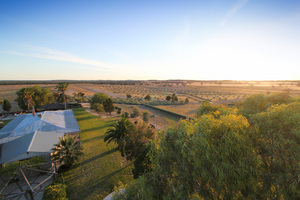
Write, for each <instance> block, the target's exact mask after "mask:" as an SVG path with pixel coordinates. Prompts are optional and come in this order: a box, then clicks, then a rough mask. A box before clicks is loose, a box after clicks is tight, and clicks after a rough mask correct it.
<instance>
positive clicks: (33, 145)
mask: <svg viewBox="0 0 300 200" xmlns="http://www.w3.org/2000/svg"><path fill="white" fill-rule="evenodd" d="M79 131H80V128H79V126H78V123H77V120H76V118H75V116H74V114H73V111H72V110H65V111H45V112H41V113H37V114H36V116H33V115H32V114H25V115H20V116H18V117H17V118H16V119H14V120H12V121H11V122H10V123H9V124H7V125H6V126H5V127H4V128H3V129H1V130H0V144H2V151H1V154H2V158H1V160H0V163H5V162H10V161H14V160H18V159H25V158H30V157H32V156H35V155H38V154H45V153H48V152H51V148H53V147H54V144H57V143H58V142H59V139H58V137H63V136H64V135H65V134H67V133H73V132H79ZM27 152H28V153H27Z"/></svg>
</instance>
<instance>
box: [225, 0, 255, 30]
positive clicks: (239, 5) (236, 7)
mask: <svg viewBox="0 0 300 200" xmlns="http://www.w3.org/2000/svg"><path fill="white" fill-rule="evenodd" d="M248 2H249V0H239V1H237V2H236V4H235V5H234V6H233V8H232V9H231V10H229V11H228V12H227V14H226V15H225V17H224V18H223V19H222V21H221V23H220V25H221V26H225V25H226V23H227V21H228V20H229V19H230V18H232V17H233V16H234V15H235V13H236V12H237V11H238V10H239V9H241V8H242V7H243V6H245V5H246V4H247V3H248Z"/></svg>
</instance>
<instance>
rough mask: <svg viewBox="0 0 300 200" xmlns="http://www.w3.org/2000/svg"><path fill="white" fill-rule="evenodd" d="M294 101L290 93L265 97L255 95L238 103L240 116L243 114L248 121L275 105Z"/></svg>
mask: <svg viewBox="0 0 300 200" xmlns="http://www.w3.org/2000/svg"><path fill="white" fill-rule="evenodd" d="M291 101H292V98H291V97H290V96H289V94H288V93H286V92H284V93H277V94H270V95H267V96H265V95H264V94H253V95H250V96H248V97H247V98H245V99H244V100H242V101H240V102H238V103H237V105H236V106H237V108H238V109H239V111H238V114H242V115H244V116H245V117H247V118H248V119H250V117H251V115H254V114H257V113H260V112H265V111H267V109H268V108H269V107H270V106H272V105H275V104H279V105H280V104H286V103H289V102H291Z"/></svg>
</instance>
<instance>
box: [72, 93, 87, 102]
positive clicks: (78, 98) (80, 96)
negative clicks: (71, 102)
mask: <svg viewBox="0 0 300 200" xmlns="http://www.w3.org/2000/svg"><path fill="white" fill-rule="evenodd" d="M73 97H74V99H75V101H76V102H77V103H81V102H83V101H84V99H85V98H84V93H83V92H78V93H76V92H74V93H73Z"/></svg>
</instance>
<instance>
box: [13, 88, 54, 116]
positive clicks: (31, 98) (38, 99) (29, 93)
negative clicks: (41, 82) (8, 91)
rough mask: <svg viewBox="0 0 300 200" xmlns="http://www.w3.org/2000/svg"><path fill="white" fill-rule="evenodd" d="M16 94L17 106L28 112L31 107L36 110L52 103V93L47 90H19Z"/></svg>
mask: <svg viewBox="0 0 300 200" xmlns="http://www.w3.org/2000/svg"><path fill="white" fill-rule="evenodd" d="M16 94H17V98H16V101H17V102H18V105H19V106H20V108H21V109H23V110H28V112H29V111H30V108H31V107H32V106H34V107H35V109H38V108H39V107H40V106H42V105H45V104H49V103H52V102H53V101H54V96H53V93H52V92H51V91H50V90H49V89H48V88H41V87H40V86H33V87H28V88H21V89H20V90H18V91H17V92H16Z"/></svg>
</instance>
